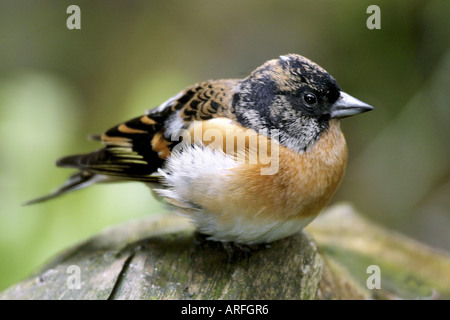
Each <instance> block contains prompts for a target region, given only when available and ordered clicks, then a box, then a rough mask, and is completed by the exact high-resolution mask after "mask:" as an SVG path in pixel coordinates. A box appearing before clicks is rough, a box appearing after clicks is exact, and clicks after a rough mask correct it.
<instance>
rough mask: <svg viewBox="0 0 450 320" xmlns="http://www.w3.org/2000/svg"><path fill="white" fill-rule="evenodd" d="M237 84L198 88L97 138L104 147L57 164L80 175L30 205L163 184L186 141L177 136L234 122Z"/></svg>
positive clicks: (221, 82) (209, 84)
mask: <svg viewBox="0 0 450 320" xmlns="http://www.w3.org/2000/svg"><path fill="white" fill-rule="evenodd" d="M236 83H237V80H217V81H206V82H202V83H199V84H196V85H194V86H192V87H189V88H187V89H186V90H184V91H182V92H180V93H179V94H177V95H176V96H174V97H173V98H171V99H169V100H168V101H166V102H165V103H163V104H161V105H160V106H159V107H157V108H155V109H153V110H149V111H147V114H145V115H143V116H140V117H137V118H134V119H131V120H129V121H126V122H123V123H121V124H119V125H116V126H115V127H113V128H111V129H109V130H107V131H106V132H105V133H103V134H102V135H94V136H91V137H90V138H91V139H93V140H97V141H100V142H102V143H103V145H104V147H103V148H101V149H99V150H96V151H94V152H91V153H87V154H78V155H71V156H67V157H64V158H61V159H59V160H58V161H57V162H56V164H57V165H58V166H59V167H65V168H75V169H78V170H79V172H78V173H76V174H74V175H72V177H71V178H70V179H69V180H68V181H67V182H66V184H64V186H63V187H61V188H58V189H56V190H55V191H54V192H53V193H52V194H51V195H50V196H45V197H42V198H39V199H35V200H32V201H30V202H28V204H30V203H37V202H42V201H45V200H47V199H50V198H54V197H56V196H58V195H60V194H63V193H67V192H69V191H72V190H76V189H81V188H84V187H87V186H89V185H92V184H94V183H98V182H108V181H114V182H115V181H142V182H152V183H155V182H159V178H160V176H159V174H157V170H158V168H160V167H161V166H162V165H163V163H164V162H165V160H166V159H167V157H169V156H170V154H171V151H172V148H173V147H174V146H175V145H176V144H177V143H179V140H180V139H179V138H178V136H177V137H176V139H175V140H174V139H172V136H173V133H175V132H176V131H178V130H180V129H184V128H187V127H189V126H190V124H191V123H193V122H194V121H196V120H207V119H212V118H216V117H228V118H232V112H231V101H232V97H231V95H232V92H233V91H234V88H235V86H236ZM74 177H76V179H74Z"/></svg>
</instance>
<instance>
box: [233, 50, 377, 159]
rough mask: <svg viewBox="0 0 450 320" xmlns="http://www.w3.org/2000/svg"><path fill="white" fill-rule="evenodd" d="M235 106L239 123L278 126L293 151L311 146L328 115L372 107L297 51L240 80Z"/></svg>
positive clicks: (325, 125)
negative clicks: (348, 91)
mask: <svg viewBox="0 0 450 320" xmlns="http://www.w3.org/2000/svg"><path fill="white" fill-rule="evenodd" d="M233 107H234V109H235V112H236V114H237V119H238V121H239V122H241V123H242V124H243V125H245V126H246V127H251V128H253V129H255V130H257V131H261V130H264V129H269V132H270V131H273V130H277V131H278V132H279V134H280V136H279V138H280V142H281V143H282V144H285V143H287V142H289V143H290V144H292V143H293V141H294V144H295V145H294V146H292V145H291V146H290V147H292V148H294V149H298V150H297V151H301V150H306V149H307V148H308V147H309V146H311V145H312V144H313V143H314V141H315V140H317V139H318V138H319V137H320V134H321V133H322V132H324V131H325V130H326V129H327V128H328V126H329V121H330V120H331V119H340V118H345V117H349V116H352V115H356V114H359V113H363V112H366V111H370V110H372V109H373V108H372V107H371V106H369V105H368V104H366V103H364V102H362V101H360V100H358V99H356V98H354V97H352V96H350V95H349V94H347V93H345V92H344V91H342V90H341V88H340V87H339V85H338V84H337V82H336V80H335V79H334V78H333V77H332V76H331V75H330V74H329V73H328V72H327V71H325V70H324V69H323V68H322V67H320V66H319V65H317V64H316V63H314V62H312V61H311V60H309V59H307V58H305V57H302V56H300V55H297V54H288V55H283V56H280V57H279V59H274V60H269V61H267V62H266V63H265V64H263V65H262V66H260V67H258V68H257V69H256V70H254V71H253V72H252V73H251V74H250V75H249V76H248V77H247V78H245V79H243V80H242V81H241V82H240V86H239V88H238V90H237V91H236V93H235V95H234V97H233ZM283 142H285V143H283Z"/></svg>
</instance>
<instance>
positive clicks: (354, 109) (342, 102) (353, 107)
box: [330, 91, 373, 118]
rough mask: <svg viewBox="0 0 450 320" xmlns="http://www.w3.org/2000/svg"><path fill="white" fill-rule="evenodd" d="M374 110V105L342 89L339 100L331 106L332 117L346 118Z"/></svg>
mask: <svg viewBox="0 0 450 320" xmlns="http://www.w3.org/2000/svg"><path fill="white" fill-rule="evenodd" d="M370 110H373V107H372V106H370V105H368V104H367V103H364V102H362V101H360V100H358V99H356V98H354V97H352V96H351V95H349V94H347V93H345V92H344V91H341V95H340V96H339V98H338V99H337V101H336V102H335V103H334V104H333V105H332V106H331V113H330V116H331V118H346V117H350V116H354V115H356V114H360V113H363V112H367V111H370Z"/></svg>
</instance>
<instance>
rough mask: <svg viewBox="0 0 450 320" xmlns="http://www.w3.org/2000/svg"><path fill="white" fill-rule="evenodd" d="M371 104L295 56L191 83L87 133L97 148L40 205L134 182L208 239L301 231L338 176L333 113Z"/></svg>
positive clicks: (262, 239)
mask: <svg viewBox="0 0 450 320" xmlns="http://www.w3.org/2000/svg"><path fill="white" fill-rule="evenodd" d="M372 109H373V108H372V107H371V106H369V105H368V104H366V103H364V102H362V101H360V100H358V99H356V98H354V97H352V96H350V95H349V94H347V93H345V92H344V91H342V90H341V88H340V87H339V85H338V84H337V82H336V81H335V79H334V78H333V77H331V76H330V75H329V74H328V73H327V72H326V71H325V70H324V69H323V68H321V67H320V66H319V65H317V64H316V63H314V62H312V61H310V60H309V59H307V58H305V57H302V56H300V55H296V54H288V55H283V56H280V57H279V59H274V60H269V61H267V62H266V63H264V64H263V65H262V66H260V67H258V68H257V69H256V70H254V71H253V72H252V73H251V74H250V75H249V76H247V77H246V78H244V79H227V80H210V81H205V82H200V83H198V84H195V85H193V86H191V87H189V88H187V89H185V90H183V91H181V92H180V93H178V94H177V95H175V96H174V97H172V98H171V99H169V100H168V101H166V102H164V103H163V104H161V105H160V106H159V107H157V108H155V109H153V110H149V111H148V112H147V113H146V114H145V115H142V116H140V117H137V118H134V119H131V120H129V121H127V122H123V123H121V124H119V125H117V126H115V127H113V128H111V129H109V130H108V131H106V132H105V133H104V134H102V135H99V136H95V137H94V138H95V139H97V140H99V141H101V142H102V143H103V145H104V146H103V148H101V149H99V150H97V151H94V152H92V153H88V154H81V155H73V156H68V157H65V158H62V159H60V160H58V161H57V165H58V166H60V167H66V168H75V169H78V172H76V173H75V174H73V175H72V176H71V177H70V178H69V179H68V180H67V181H66V183H65V184H64V185H63V186H61V187H60V188H58V189H56V190H54V191H53V192H52V193H51V194H50V195H48V196H45V197H42V198H38V199H35V200H32V201H30V202H28V204H32V203H37V202H41V201H44V200H48V199H51V198H54V197H56V196H59V195H61V194H64V193H67V192H69V191H73V190H77V189H81V188H84V187H87V186H90V185H92V184H95V183H100V182H115V181H117V182H120V181H141V182H144V183H146V184H148V185H149V186H150V187H151V188H152V190H154V192H155V193H156V195H157V196H158V197H160V198H162V199H164V200H165V201H166V202H168V203H169V204H171V205H172V206H174V207H175V208H176V211H178V212H179V213H181V214H184V215H187V216H188V217H190V218H191V219H192V221H193V223H194V224H195V225H196V226H197V229H198V231H199V232H200V233H203V234H206V235H208V236H209V238H210V239H212V240H217V241H223V242H235V243H237V244H245V245H252V244H258V243H268V242H272V241H275V240H278V239H281V238H284V237H287V236H289V235H292V234H294V233H297V232H298V231H300V230H301V229H303V228H304V227H305V226H306V225H307V224H308V223H309V222H311V221H312V220H313V219H314V218H315V217H316V216H317V215H318V214H319V212H320V211H321V210H322V209H323V208H324V207H325V206H326V205H327V204H328V202H329V201H330V199H331V198H332V196H333V194H334V193H335V191H336V190H337V188H338V186H339V184H340V182H341V180H342V177H343V175H344V171H345V166H346V159H347V146H346V142H345V139H344V136H343V134H342V132H341V129H340V119H342V118H345V117H349V116H352V115H356V114H359V113H363V112H366V111H369V110H372Z"/></svg>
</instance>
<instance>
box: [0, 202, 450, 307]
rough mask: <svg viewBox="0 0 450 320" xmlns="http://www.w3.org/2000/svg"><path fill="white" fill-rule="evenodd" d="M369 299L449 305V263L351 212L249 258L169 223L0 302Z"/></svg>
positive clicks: (116, 231)
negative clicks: (375, 269) (76, 274)
mask: <svg viewBox="0 0 450 320" xmlns="http://www.w3.org/2000/svg"><path fill="white" fill-rule="evenodd" d="M313 238H314V240H313ZM369 265H377V266H379V267H380V270H381V289H380V290H377V289H374V290H369V289H368V288H367V287H366V279H367V278H368V277H369V276H370V274H367V273H366V270H367V267H368V266H369ZM70 266H76V267H78V268H79V270H80V277H81V278H80V279H81V282H80V288H79V289H76V288H72V289H71V288H70V279H71V278H70V276H72V275H73V273H72V271H71V269H70V268H69V267H70ZM68 268H69V269H68ZM68 271H69V272H68ZM68 284H69V285H68ZM368 298H379V299H392V298H394V299H395V298H413V299H420V298H444V299H447V298H450V257H449V255H448V254H447V253H443V252H437V251H436V250H433V249H431V248H429V247H426V246H424V245H422V244H419V243H417V242H415V241H413V240H411V239H408V238H406V237H404V236H401V235H398V234H396V233H393V232H392V231H388V230H385V229H383V228H381V227H378V226H376V225H374V224H372V223H370V222H368V221H367V220H365V219H363V218H361V217H360V216H358V215H357V214H356V213H355V211H354V210H353V209H352V207H351V206H349V205H345V204H343V205H338V206H334V207H332V208H330V209H328V210H326V211H325V212H324V213H322V215H321V216H320V217H319V218H318V219H316V221H315V222H314V223H313V224H312V225H310V226H309V227H308V228H307V231H305V232H302V233H300V234H298V235H295V236H293V237H290V238H287V239H283V240H280V241H277V242H275V243H272V244H270V245H264V246H259V247H257V248H253V250H252V251H250V252H247V251H245V250H241V249H239V248H234V247H230V246H224V245H222V244H221V243H217V242H212V241H207V240H205V239H204V238H203V237H201V236H198V235H197V234H196V233H195V232H194V229H193V228H192V226H191V225H190V224H189V222H188V221H187V220H186V219H184V218H182V217H179V216H176V215H173V214H165V215H161V216H158V217H151V218H148V219H145V220H141V221H134V222H130V223H128V224H125V225H121V226H117V227H114V228H109V229H107V230H105V231H104V232H102V233H101V234H99V235H98V236H96V237H94V238H92V239H89V240H87V241H86V242H84V243H82V244H80V245H77V246H75V247H73V248H71V249H70V250H68V251H66V252H64V253H62V254H60V255H59V256H57V257H55V259H53V261H51V262H49V263H48V264H47V265H46V266H45V267H43V268H42V270H41V271H40V272H38V273H37V274H36V275H34V276H32V277H30V278H29V279H27V280H24V281H23V282H21V283H19V284H17V285H15V286H13V287H11V288H9V289H7V290H6V291H4V292H3V293H1V294H0V299H368Z"/></svg>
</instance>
